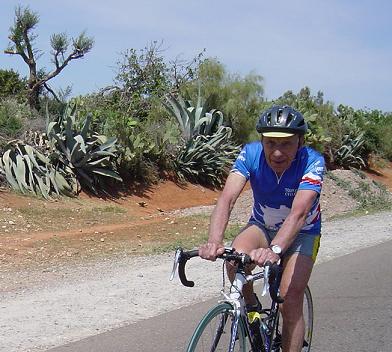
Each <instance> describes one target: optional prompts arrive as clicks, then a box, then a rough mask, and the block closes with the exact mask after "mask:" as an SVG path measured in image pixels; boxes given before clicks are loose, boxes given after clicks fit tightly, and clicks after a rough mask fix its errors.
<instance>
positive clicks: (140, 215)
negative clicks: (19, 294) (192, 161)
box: [0, 164, 392, 292]
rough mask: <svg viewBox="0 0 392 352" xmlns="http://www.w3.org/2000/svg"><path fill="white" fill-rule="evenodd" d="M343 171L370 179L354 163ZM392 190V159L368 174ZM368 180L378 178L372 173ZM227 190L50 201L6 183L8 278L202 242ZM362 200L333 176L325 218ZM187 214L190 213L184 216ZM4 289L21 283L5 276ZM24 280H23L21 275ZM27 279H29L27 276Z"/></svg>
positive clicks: (244, 201)
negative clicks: (351, 168) (353, 168)
mask: <svg viewBox="0 0 392 352" xmlns="http://www.w3.org/2000/svg"><path fill="white" fill-rule="evenodd" d="M333 174H334V175H335V176H338V177H339V178H340V179H343V180H345V181H348V182H350V183H355V182H363V180H362V179H361V177H360V176H358V175H357V174H355V173H353V172H351V171H348V170H335V171H333ZM368 177H371V178H373V179H376V180H378V181H380V182H383V183H384V184H386V185H387V187H389V189H392V164H389V165H386V167H384V168H383V169H381V170H378V171H377V172H372V173H370V174H368ZM367 182H368V183H370V184H371V182H370V178H367ZM219 193H220V191H219V190H213V189H208V188H205V187H202V186H200V185H192V184H184V185H178V184H176V183H174V182H171V181H167V182H163V183H160V184H158V185H155V186H151V187H149V188H146V189H143V187H141V186H140V187H139V188H138V190H137V191H135V190H133V192H129V193H128V194H124V195H122V196H119V197H117V198H115V199H108V198H106V199H103V198H97V197H91V196H88V195H86V194H81V195H80V197H78V198H76V199H69V198H60V199H53V200H50V201H47V200H44V199H39V198H36V197H31V196H26V195H18V194H15V193H11V192H9V191H7V190H6V189H1V190H0V278H3V279H5V278H6V277H8V276H9V275H10V274H11V273H16V272H19V273H20V272H22V271H26V270H27V269H28V270H33V269H34V268H38V269H39V270H48V268H50V267H53V266H56V265H63V264H67V263H80V262H85V261H95V260H97V259H98V258H100V259H102V258H110V257H114V256H116V257H118V256H121V257H124V256H129V255H135V254H150V253H156V252H161V251H163V250H164V249H165V248H166V249H171V248H174V246H175V245H176V244H179V243H181V244H183V243H188V244H189V245H190V246H192V245H197V243H200V241H202V239H203V238H205V236H206V233H207V229H208V217H207V216H197V214H209V213H210V212H211V210H212V208H213V205H214V204H215V203H216V200H217V198H218V197H219ZM251 206H252V192H251V190H250V189H249V188H248V187H246V188H245V189H244V191H243V193H242V194H241V196H240V198H239V200H238V201H237V204H236V206H235V208H234V209H233V212H232V217H231V223H232V224H234V223H239V224H243V223H245V222H246V220H247V218H248V216H249V213H250V209H251ZM357 206H358V202H357V200H355V199H353V198H352V197H351V196H350V195H349V194H348V192H347V191H346V190H344V189H342V188H341V187H340V186H339V185H338V184H337V183H336V182H335V181H334V180H332V178H330V177H326V179H325V181H324V186H323V192H322V196H321V207H322V211H323V218H324V220H326V219H330V218H332V217H334V216H336V215H342V214H346V213H349V212H351V211H353V210H354V209H356V208H357ZM184 216H186V217H184ZM0 282H1V283H0V292H1V291H7V290H10V289H15V288H18V287H19V286H18V285H19V284H17V285H15V283H10V282H7V281H6V280H1V281H0ZM19 282H20V281H19ZM25 284H26V283H25Z"/></svg>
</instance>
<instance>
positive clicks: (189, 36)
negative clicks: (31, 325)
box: [0, 0, 392, 112]
mask: <svg viewBox="0 0 392 352" xmlns="http://www.w3.org/2000/svg"><path fill="white" fill-rule="evenodd" d="M18 4H20V5H22V6H26V5H28V6H29V7H30V9H31V10H33V11H35V12H37V13H38V14H39V16H40V22H39V24H38V25H37V27H36V29H35V33H36V34H37V35H38V37H37V38H36V41H35V43H36V47H37V48H39V49H41V50H42V51H43V55H42V56H41V58H40V60H39V61H38V64H39V66H40V67H42V66H43V67H46V69H47V70H50V69H51V68H52V67H53V66H52V64H51V62H50V44H49V38H50V35H51V34H53V33H61V32H66V33H67V34H68V35H69V36H70V37H76V36H78V35H79V33H80V32H81V31H83V30H86V31H87V32H86V33H87V35H88V36H92V37H93V38H94V40H95V45H94V47H93V49H92V51H91V52H89V53H88V54H86V55H85V57H84V58H83V59H81V60H74V61H72V62H71V63H70V64H69V65H68V66H67V67H66V68H65V69H64V71H63V72H62V73H61V74H60V75H59V76H57V77H55V78H54V79H53V80H51V81H50V84H51V86H52V87H54V88H56V89H59V88H65V87H66V86H68V85H72V92H73V95H78V94H87V93H92V92H94V91H98V90H99V89H100V88H103V87H105V86H108V85H111V84H112V83H113V78H114V77H115V75H116V67H117V62H119V61H120V60H121V53H123V52H125V51H126V50H127V49H131V48H133V49H136V50H140V49H143V48H144V47H146V46H148V45H149V44H150V43H152V42H153V41H158V42H162V48H163V49H164V50H165V51H164V57H165V59H166V60H167V61H170V60H175V59H176V58H179V59H182V60H190V59H192V58H193V57H195V56H196V55H197V54H198V53H200V52H201V51H203V50H204V49H205V56H204V57H214V58H217V59H218V60H219V61H220V62H221V63H223V64H224V65H225V68H226V70H227V71H228V72H230V73H237V74H239V75H242V76H245V75H246V74H248V73H250V72H254V73H256V74H258V75H261V76H262V77H263V78H264V81H263V85H264V89H265V98H266V99H268V100H271V99H275V98H278V97H279V96H281V95H282V94H283V93H284V92H286V91H287V90H292V91H293V92H295V93H297V92H298V91H299V90H300V89H301V88H303V87H304V86H308V87H309V88H310V89H311V92H312V94H314V95H316V94H317V92H318V91H322V92H323V93H324V97H325V100H329V101H331V102H333V103H334V104H335V107H336V106H337V105H339V104H344V105H350V106H352V107H354V108H356V109H377V110H382V111H385V112H392V89H391V82H392V25H391V21H390V14H391V13H392V1H390V0H329V1H325V0H281V1H263V0H244V1H233V0H224V1H223V0H197V1H196V0H161V1H159V0H142V1H140V0H139V1H134V0H111V1H108V0H94V1H92V0H91V1H90V0H67V1H62V2H56V1H53V0H30V1H22V0H21V1H11V0H1V1H0V49H1V51H0V68H1V69H11V68H12V69H14V70H15V71H18V72H19V73H20V75H21V76H25V75H27V73H28V71H27V65H26V64H24V63H23V62H22V59H21V57H18V56H15V55H6V54H4V49H6V48H7V46H8V43H9V40H8V33H9V27H10V26H11V25H12V24H13V19H14V10H15V6H16V5H18Z"/></svg>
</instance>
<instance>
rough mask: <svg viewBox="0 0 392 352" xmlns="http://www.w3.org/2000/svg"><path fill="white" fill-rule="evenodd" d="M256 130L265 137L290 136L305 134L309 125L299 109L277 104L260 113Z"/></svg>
mask: <svg viewBox="0 0 392 352" xmlns="http://www.w3.org/2000/svg"><path fill="white" fill-rule="evenodd" d="M256 130H257V132H259V133H261V134H262V135H263V136H264V137H290V136H293V135H294V134H299V135H304V134H305V133H306V131H307V130H308V125H307V123H306V121H305V119H304V117H303V116H302V114H301V113H300V112H299V111H297V110H295V109H293V108H292V107H290V106H279V105H275V106H273V107H272V108H270V109H268V110H266V111H264V112H263V113H262V114H261V115H260V118H259V121H258V123H257V125H256Z"/></svg>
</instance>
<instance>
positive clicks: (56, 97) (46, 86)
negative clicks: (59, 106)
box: [44, 83, 61, 103]
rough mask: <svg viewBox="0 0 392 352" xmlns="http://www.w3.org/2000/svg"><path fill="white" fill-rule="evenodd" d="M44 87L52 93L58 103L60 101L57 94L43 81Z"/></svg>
mask: <svg viewBox="0 0 392 352" xmlns="http://www.w3.org/2000/svg"><path fill="white" fill-rule="evenodd" d="M44 87H45V88H46V90H47V91H48V92H49V93H50V94H52V95H53V97H54V98H55V99H56V100H57V102H58V103H61V100H60V99H59V97H58V96H57V94H56V93H55V92H54V91H53V89H52V88H50V87H49V85H48V84H46V83H44Z"/></svg>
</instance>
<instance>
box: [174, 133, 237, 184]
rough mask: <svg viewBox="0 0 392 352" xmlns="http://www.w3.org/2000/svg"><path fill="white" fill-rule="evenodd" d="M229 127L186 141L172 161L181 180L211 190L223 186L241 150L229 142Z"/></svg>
mask: <svg viewBox="0 0 392 352" xmlns="http://www.w3.org/2000/svg"><path fill="white" fill-rule="evenodd" d="M230 137H231V128H229V127H224V126H221V127H220V128H219V129H218V131H217V132H216V133H214V134H213V135H211V136H204V135H198V136H195V137H194V138H193V139H191V140H189V141H188V143H187V144H186V145H185V147H184V148H183V149H182V150H181V151H180V153H179V154H178V156H177V159H176V161H175V166H176V167H175V169H176V170H177V175H178V176H179V178H180V179H183V180H184V179H187V180H190V181H193V182H199V183H202V184H206V185H211V186H214V187H220V186H222V182H223V179H224V178H225V176H227V173H228V171H229V169H228V168H229V166H230V165H231V164H232V162H233V161H234V159H235V158H236V156H237V155H238V152H239V150H240V148H239V147H238V146H235V145H234V144H233V143H232V141H231V140H230Z"/></svg>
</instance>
